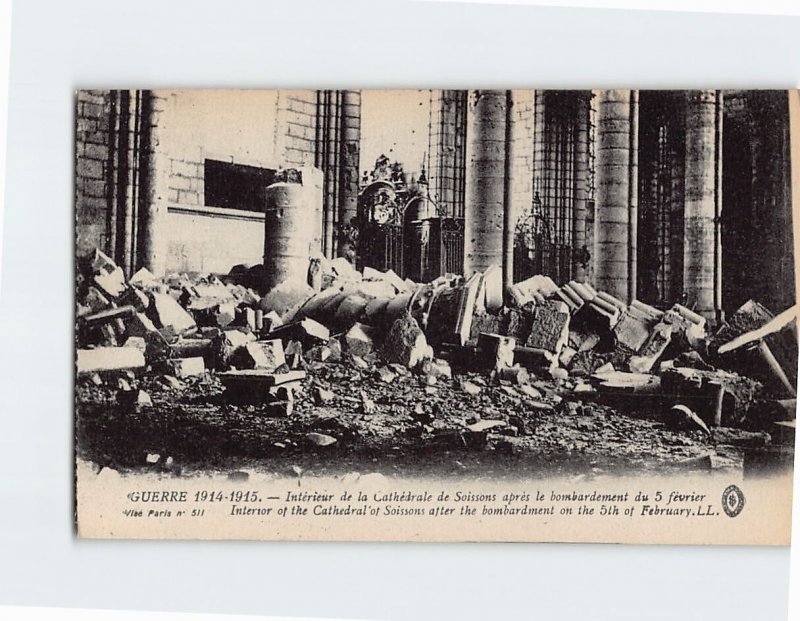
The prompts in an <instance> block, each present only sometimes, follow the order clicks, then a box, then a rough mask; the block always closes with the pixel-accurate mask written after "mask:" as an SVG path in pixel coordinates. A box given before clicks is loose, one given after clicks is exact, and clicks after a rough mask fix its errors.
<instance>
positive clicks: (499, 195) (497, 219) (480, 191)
mask: <svg viewBox="0 0 800 621" xmlns="http://www.w3.org/2000/svg"><path fill="white" fill-rule="evenodd" d="M506 107H507V101H506V92H505V91H470V93H469V104H468V110H467V170H466V184H465V201H464V228H465V239H464V255H465V261H464V275H465V276H469V275H470V274H472V273H473V272H478V271H483V270H485V269H486V268H488V267H489V266H491V265H498V266H500V265H502V263H503V203H504V201H503V197H504V193H505V168H506Z"/></svg>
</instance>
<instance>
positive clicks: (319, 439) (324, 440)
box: [306, 431, 338, 448]
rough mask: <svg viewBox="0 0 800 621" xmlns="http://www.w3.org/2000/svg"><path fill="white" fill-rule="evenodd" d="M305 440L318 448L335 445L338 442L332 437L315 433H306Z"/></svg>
mask: <svg viewBox="0 0 800 621" xmlns="http://www.w3.org/2000/svg"><path fill="white" fill-rule="evenodd" d="M306 440H308V441H309V442H310V443H311V444H313V445H314V446H317V447H320V448H324V447H326V446H331V445H332V444H336V442H338V440H337V439H336V438H334V437H333V436H329V435H328V434H326V433H317V432H315V431H312V432H310V433H307V434H306Z"/></svg>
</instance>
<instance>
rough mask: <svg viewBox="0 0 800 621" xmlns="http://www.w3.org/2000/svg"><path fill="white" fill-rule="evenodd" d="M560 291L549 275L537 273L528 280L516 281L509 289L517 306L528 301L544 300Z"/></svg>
mask: <svg viewBox="0 0 800 621" xmlns="http://www.w3.org/2000/svg"><path fill="white" fill-rule="evenodd" d="M556 291H558V286H557V285H556V283H554V282H553V279H552V278H550V277H549V276H542V275H536V276H531V277H530V278H528V279H527V280H523V281H522V282H518V283H515V284H514V285H512V286H511V288H510V289H509V293H510V294H511V298H512V300H513V301H514V302H515V305H516V306H517V307H522V306H524V305H525V304H527V303H528V302H531V301H534V300H536V299H537V297H538V301H543V300H544V299H545V298H548V297H550V296H552V295H555V293H556Z"/></svg>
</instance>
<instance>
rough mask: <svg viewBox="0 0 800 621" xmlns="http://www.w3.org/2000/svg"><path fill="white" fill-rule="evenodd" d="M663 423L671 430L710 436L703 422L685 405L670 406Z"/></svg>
mask: <svg viewBox="0 0 800 621" xmlns="http://www.w3.org/2000/svg"><path fill="white" fill-rule="evenodd" d="M665 423H666V424H667V426H668V427H670V428H672V429H682V430H685V431H702V432H703V433H705V434H706V435H711V431H710V430H709V428H708V426H707V425H706V424H705V422H704V421H703V420H702V419H701V418H700V417H699V416H698V415H697V414H695V413H694V412H693V411H692V410H691V409H690V408H688V407H686V406H685V405H674V406H672V407H671V408H670V410H669V414H668V416H667V418H666V421H665Z"/></svg>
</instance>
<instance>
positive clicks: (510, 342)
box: [478, 332, 517, 371]
mask: <svg viewBox="0 0 800 621" xmlns="http://www.w3.org/2000/svg"><path fill="white" fill-rule="evenodd" d="M516 345H517V340H516V339H515V338H514V337H512V336H503V335H502V334H493V333H486V332H481V333H480V335H479V336H478V353H479V355H480V358H481V361H482V362H483V364H485V365H486V367H487V368H489V369H493V370H495V371H498V370H501V369H504V368H508V367H512V366H514V348H515V347H516Z"/></svg>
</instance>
